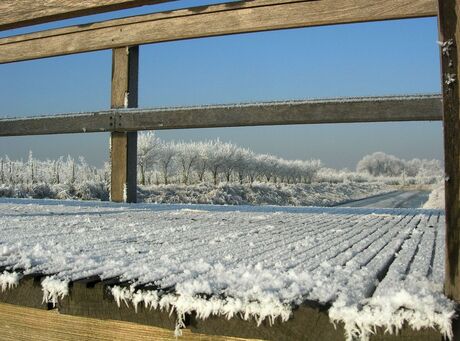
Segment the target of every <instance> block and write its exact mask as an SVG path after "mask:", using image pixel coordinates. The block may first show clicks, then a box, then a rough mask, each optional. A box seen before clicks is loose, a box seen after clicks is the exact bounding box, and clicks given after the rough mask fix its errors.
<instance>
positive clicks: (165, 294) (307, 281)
mask: <svg viewBox="0 0 460 341" xmlns="http://www.w3.org/2000/svg"><path fill="white" fill-rule="evenodd" d="M0 221H1V222H2V223H1V226H0V242H1V249H0V250H1V253H0V265H1V266H4V267H5V268H6V269H7V270H6V271H5V272H4V273H3V275H1V276H0V284H1V285H2V287H3V288H8V287H10V288H9V289H7V290H6V291H5V292H3V293H2V294H1V301H3V302H7V303H15V304H22V305H28V306H33V307H40V306H42V304H41V300H42V295H43V292H44V295H45V299H46V300H47V301H48V302H51V305H53V304H54V303H57V306H58V308H59V310H60V312H61V313H67V314H74V315H80V316H82V315H83V316H90V317H98V318H109V319H122V320H128V321H136V322H141V323H148V324H153V325H156V326H160V327H164V328H169V329H174V328H176V327H178V326H179V327H180V326H182V327H183V326H187V327H190V328H192V329H193V328H196V329H197V330H198V331H200V332H205V333H215V332H216V331H217V332H220V333H224V332H225V330H226V329H225V328H223V327H222V325H221V323H223V322H222V321H223V317H225V318H231V320H230V321H228V322H226V323H227V325H232V326H233V327H232V328H233V329H232V328H230V329H232V330H233V331H232V330H230V331H229V329H228V328H227V329H228V330H227V334H228V335H233V336H241V337H258V338H275V339H282V338H283V337H286V338H289V337H290V338H291V339H292V337H297V336H299V335H312V334H311V333H312V330H317V326H316V327H315V326H312V325H311V324H310V325H308V324H306V323H305V320H304V323H300V322H301V320H302V319H303V318H305V319H311V318H312V315H309V314H311V313H312V311H314V314H322V315H321V316H323V320H325V321H326V322H324V323H325V324H327V325H329V327H328V328H329V329H330V333H334V332H333V331H334V329H333V327H332V325H331V324H330V322H329V321H328V320H331V321H335V322H339V325H340V326H343V328H344V329H341V328H342V327H340V328H339V330H338V331H335V333H336V334H337V333H341V335H340V337H341V338H343V332H345V333H346V334H347V335H348V336H351V335H357V336H362V337H364V336H366V334H367V333H368V332H369V330H372V328H377V329H378V328H383V329H392V328H393V329H397V328H398V327H401V326H404V325H407V326H410V327H411V328H413V329H420V328H431V327H435V328H436V329H437V330H438V331H439V332H440V333H438V334H437V335H438V337H439V338H440V335H441V333H443V334H445V335H448V334H449V332H450V320H451V318H452V315H451V314H453V309H454V308H453V304H452V303H451V302H450V301H449V300H447V299H446V298H445V297H444V296H443V294H442V283H443V276H444V275H443V274H444V272H443V270H444V266H443V264H444V243H443V240H444V234H445V233H444V215H443V213H442V212H440V211H434V210H416V209H369V208H315V207H311V208H287V207H281V208H277V207H241V206H240V207H229V206H221V207H217V206H187V205H182V206H178V205H148V204H144V205H141V204H136V205H117V204H111V203H96V202H74V201H51V200H50V201H46V200H37V201H34V200H20V199H2V200H1V201H0ZM101 278H102V281H101ZM18 283H19V284H20V285H19V286H18V287H16V288H15V285H17V284H18ZM42 290H43V292H42ZM115 302H117V303H118V304H119V305H120V307H121V308H120V309H119V308H118V307H116V303H115ZM128 306H129V308H127V307H128ZM134 307H137V309H138V313H137V314H135V313H134V312H133V311H134ZM312 307H313V308H312ZM162 309H163V313H161V310H162ZM308 309H310V310H308ZM312 309H313V310H312ZM128 311H129V312H130V314H128ZM169 311H173V315H172V317H169ZM133 316H134V317H133ZM136 316H137V317H136ZM327 316H328V318H327ZM208 318H209V319H208ZM206 319H207V320H206ZM245 319H246V320H250V321H251V322H250V323H252V324H251V326H252V329H251V330H250V328H247V327H246V328H241V327H235V323H236V322H235V321H240V322H238V323H249V322H246V321H243V320H245ZM203 320H204V322H203ZM319 320H320V319H319ZM319 320H318V321H319ZM216 321H220V322H218V323H219V324H218V325H219V327H217V325H216V323H217V322H216ZM283 321H287V322H284V323H283ZM270 322H274V324H275V326H274V327H270ZM293 323H294V324H295V323H297V325H298V326H301V327H295V326H294V325H293ZM256 324H260V325H261V327H259V328H255V325H256ZM283 325H285V326H288V327H283ZM213 326H214V327H213ZM283 328H284V332H285V333H288V334H289V333H291V334H290V335H288V336H286V335H287V334H283V335H284V336H280V335H277V336H276V337H275V336H273V334H270V333H273V331H274V330H275V331H276V330H278V331H280V330H283ZM308 328H310V329H308ZM324 329H325V327H323V330H324ZM292 333H294V334H292ZM295 333H298V334H295ZM309 333H310V334H309ZM316 337H317V336H316Z"/></svg>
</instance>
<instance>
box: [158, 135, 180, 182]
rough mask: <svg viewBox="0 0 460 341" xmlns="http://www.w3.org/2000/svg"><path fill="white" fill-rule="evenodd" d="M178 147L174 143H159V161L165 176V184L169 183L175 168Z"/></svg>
mask: <svg viewBox="0 0 460 341" xmlns="http://www.w3.org/2000/svg"><path fill="white" fill-rule="evenodd" d="M176 152H177V148H176V146H175V145H174V144H173V143H166V142H161V143H160V144H159V145H158V158H157V163H158V166H159V168H160V172H161V174H162V176H163V181H164V183H165V185H167V184H168V183H169V179H170V173H171V169H172V168H173V162H174V157H175V155H176Z"/></svg>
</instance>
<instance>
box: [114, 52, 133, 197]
mask: <svg viewBox="0 0 460 341" xmlns="http://www.w3.org/2000/svg"><path fill="white" fill-rule="evenodd" d="M138 69H139V47H138V46H135V47H130V48H117V49H114V50H113V58H112V99H111V103H112V104H111V107H112V109H118V108H134V107H137V98H138V72H139V71H138ZM111 117H112V118H113V121H112V124H113V132H112V134H111V137H110V160H111V186H110V199H111V200H112V201H115V202H136V200H137V198H136V197H137V132H136V131H131V132H125V131H123V130H121V129H120V128H121V127H120V123H119V115H116V114H112V115H111Z"/></svg>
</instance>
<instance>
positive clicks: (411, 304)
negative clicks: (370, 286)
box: [329, 290, 455, 341]
mask: <svg viewBox="0 0 460 341" xmlns="http://www.w3.org/2000/svg"><path fill="white" fill-rule="evenodd" d="M440 300H441V301H440ZM454 317H455V307H454V303H453V302H451V301H449V300H448V299H447V298H445V297H433V296H431V297H425V298H423V297H417V296H416V295H413V294H410V293H408V292H407V291H405V290H401V291H398V292H394V293H393V294H391V295H385V296H377V297H372V298H370V299H367V300H365V301H363V302H362V303H361V304H356V303H353V304H350V303H347V302H346V299H343V298H339V299H338V300H337V301H336V302H334V304H333V305H332V307H331V308H330V309H329V318H330V319H331V321H332V322H333V323H337V322H343V324H344V328H345V336H346V340H347V341H352V340H356V339H359V340H361V341H368V340H369V337H370V336H371V335H372V334H375V333H376V332H377V328H379V327H380V328H383V329H384V331H385V333H389V334H396V335H397V334H398V332H399V331H400V330H401V329H402V328H403V326H404V323H407V324H408V325H409V326H410V327H411V328H412V329H414V330H420V329H422V328H433V329H437V330H439V332H440V333H441V334H442V335H443V336H444V337H445V338H447V339H449V340H452V337H453V335H452V319H453V318H454Z"/></svg>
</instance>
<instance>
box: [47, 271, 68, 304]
mask: <svg viewBox="0 0 460 341" xmlns="http://www.w3.org/2000/svg"><path fill="white" fill-rule="evenodd" d="M42 291H43V302H44V303H45V302H46V303H52V304H53V307H55V306H56V304H57V303H58V300H59V298H61V299H62V298H64V297H65V296H67V295H68V294H69V280H67V279H59V278H57V277H55V276H50V277H46V278H45V279H44V280H43V281H42Z"/></svg>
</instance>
